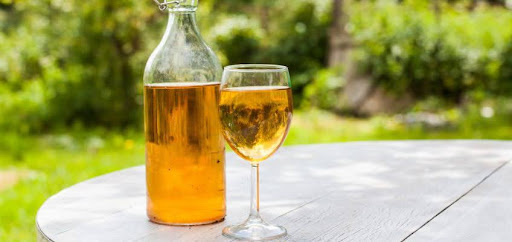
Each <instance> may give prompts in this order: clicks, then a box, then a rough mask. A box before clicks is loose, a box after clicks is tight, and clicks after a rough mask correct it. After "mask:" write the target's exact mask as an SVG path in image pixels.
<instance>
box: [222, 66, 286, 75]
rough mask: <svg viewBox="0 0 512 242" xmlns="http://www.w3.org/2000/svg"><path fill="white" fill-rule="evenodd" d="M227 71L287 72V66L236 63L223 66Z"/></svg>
mask: <svg viewBox="0 0 512 242" xmlns="http://www.w3.org/2000/svg"><path fill="white" fill-rule="evenodd" d="M224 71H228V72H259V73H265V72H287V71H288V67H287V66H283V65H274V64H238V65H230V66H226V67H225V68H224Z"/></svg>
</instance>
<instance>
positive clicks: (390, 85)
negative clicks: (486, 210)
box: [0, 0, 512, 241]
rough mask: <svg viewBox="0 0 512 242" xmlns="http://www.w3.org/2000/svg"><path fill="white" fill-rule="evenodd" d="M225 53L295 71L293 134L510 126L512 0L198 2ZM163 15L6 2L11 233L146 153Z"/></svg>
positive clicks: (57, 1) (150, 10) (454, 134)
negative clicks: (149, 96) (70, 192)
mask: <svg viewBox="0 0 512 242" xmlns="http://www.w3.org/2000/svg"><path fill="white" fill-rule="evenodd" d="M198 19H199V25H200V29H201V32H202V34H203V36H204V38H205V39H206V41H207V42H208V43H209V44H210V46H212V48H213V49H214V50H215V52H216V53H217V55H218V56H219V58H220V59H221V61H222V63H223V65H228V64H237V63H275V64H283V65H287V66H289V68H290V71H291V74H292V83H293V92H294V105H295V110H296V111H295V116H294V121H293V124H292V128H291V131H290V134H289V136H288V139H287V141H286V144H287V145H291V144H309V143H327V142H341V141H356V140H390V139H509V138H510V137H512V125H511V124H512V102H511V98H512V27H511V26H512V1H511V0H286V1H284V0H282V1H275V0H201V1H200V8H199V10H198ZM166 23H167V16H166V14H165V13H162V12H160V11H158V8H157V6H156V5H154V3H153V1H151V0H119V1H109V0H88V1H77V0H38V1H28V0H0V31H1V32H0V241H33V240H35V227H34V218H35V214H36V211H37V209H38V208H39V206H40V205H41V204H42V203H43V202H44V200H45V199H46V198H48V197H49V196H50V195H52V194H54V193H56V192H58V191H59V190H61V189H63V188H65V187H67V186H70V185H72V184H74V183H77V182H79V181H83V180H85V179H87V178H90V177H94V176H97V175H100V174H104V173H107V172H111V171H114V170H119V169H121V168H126V167H130V166H134V165H139V164H143V162H144V158H143V157H144V136H143V130H142V129H143V128H142V121H143V120H142V74H143V69H144V66H145V63H146V60H147V59H148V57H149V54H150V53H151V51H152V50H153V49H154V48H155V47H156V45H157V44H158V42H159V41H160V39H161V37H162V35H163V31H164V28H165V25H166Z"/></svg>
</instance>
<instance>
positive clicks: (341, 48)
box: [328, 0, 351, 67]
mask: <svg viewBox="0 0 512 242" xmlns="http://www.w3.org/2000/svg"><path fill="white" fill-rule="evenodd" d="M343 2H344V1H343V0H333V10H332V23H331V27H330V29H329V54H328V58H329V59H328V64H329V67H333V66H338V65H340V64H342V63H346V61H347V54H348V53H347V52H348V50H349V49H350V45H351V44H350V36H349V34H348V33H347V31H346V30H345V26H346V24H347V16H346V14H345V13H344V5H343Z"/></svg>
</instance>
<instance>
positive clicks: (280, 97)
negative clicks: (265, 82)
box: [219, 86, 293, 162]
mask: <svg viewBox="0 0 512 242" xmlns="http://www.w3.org/2000/svg"><path fill="white" fill-rule="evenodd" d="M219 107H220V112H221V122H222V125H223V126H224V137H225V138H226V141H227V142H228V144H229V145H230V146H231V148H232V149H233V150H234V151H235V152H236V153H237V154H238V155H240V156H241V157H243V158H244V159H246V160H249V161H251V162H259V161H262V160H265V159H267V158H268V157H269V156H271V155H272V154H273V153H274V152H275V151H276V150H277V149H278V148H279V146H281V144H282V143H283V141H284V139H285V138H286V135H287V133H288V128H289V126H290V122H291V119H292V112H293V105H292V92H291V89H290V88H289V87H279V86H276V87H272V86H270V87H236V88H226V89H223V90H222V92H221V100H220V104H219Z"/></svg>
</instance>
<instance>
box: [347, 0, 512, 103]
mask: <svg viewBox="0 0 512 242" xmlns="http://www.w3.org/2000/svg"><path fill="white" fill-rule="evenodd" d="M351 12H352V13H353V16H352V19H351V23H350V26H349V27H350V28H351V30H352V31H351V33H352V35H353V37H354V39H355V40H356V42H358V43H360V48H359V50H358V62H359V66H360V67H361V70H360V71H361V72H363V73H367V74H370V75H371V77H372V79H373V80H374V81H375V82H377V83H379V84H380V85H381V86H383V87H385V88H387V89H388V90H390V91H391V92H394V93H396V94H402V93H404V92H410V93H412V94H413V95H414V96H415V97H417V98H419V99H423V98H426V97H429V96H436V97H441V98H444V99H446V100H448V101H449V102H452V103H460V102H461V101H462V100H463V98H464V97H465V95H466V94H467V93H468V92H472V91H474V90H477V89H478V90H484V91H486V92H490V93H495V94H500V93H503V91H502V90H505V89H507V85H509V83H510V82H507V81H505V80H504V79H507V77H505V76H506V75H507V74H506V73H508V72H510V67H509V66H508V65H509V64H508V62H507V59H508V58H509V56H510V55H507V54H506V51H507V50H504V47H505V44H506V43H507V42H509V40H510V38H511V37H512V30H511V29H510V28H509V25H510V24H512V12H510V11H507V10H505V9H499V8H485V7H483V8H477V9H476V10H475V11H474V12H466V11H461V10H460V9H457V8H456V7H452V6H450V5H445V6H444V8H443V9H442V11H441V13H440V15H439V16H438V17H436V14H435V13H434V12H433V11H432V10H431V8H429V4H428V2H425V1H405V2H404V3H402V4H397V3H393V2H390V1H377V2H376V3H373V4H371V3H361V4H357V5H354V6H353V9H352V10H351ZM369 13H370V14H369ZM506 23H508V24H506ZM472 26H474V27H472ZM479 26H486V27H485V28H482V27H479ZM499 53H503V54H499ZM502 59H503V60H502ZM501 62H503V64H501ZM504 75H505V76H504ZM508 95H510V94H508Z"/></svg>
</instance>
